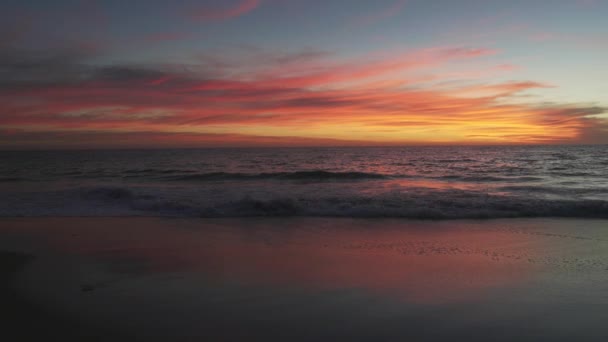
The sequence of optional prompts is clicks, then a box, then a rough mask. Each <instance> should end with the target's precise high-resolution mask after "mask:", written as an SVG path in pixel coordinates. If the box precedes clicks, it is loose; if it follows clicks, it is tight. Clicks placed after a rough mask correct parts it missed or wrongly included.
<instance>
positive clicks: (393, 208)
mask: <svg viewBox="0 0 608 342" xmlns="http://www.w3.org/2000/svg"><path fill="white" fill-rule="evenodd" d="M221 188H223V187H222V186H218V187H217V188H205V189H199V188H192V187H183V188H179V189H175V188H171V189H160V188H145V187H144V188H128V187H120V186H116V187H98V188H89V189H69V190H64V191H63V192H55V193H50V192H40V193H35V192H27V193H21V194H19V195H16V194H10V193H7V194H3V195H2V196H3V197H6V196H8V197H10V198H11V199H12V200H11V201H0V203H2V204H0V216H154V217H203V218H205V217H208V218H212V217H353V218H380V217H392V218H409V219H433V220H442V219H491V218H513V217H573V218H608V201H605V200H582V199H581V200H576V199H571V200H565V199H547V198H538V197H533V196H528V197H526V196H524V195H517V196H516V195H511V196H506V195H493V194H490V193H485V192H480V191H469V190H457V189H449V190H432V189H410V190H408V191H405V192H402V191H395V192H390V191H389V192H382V193H376V194H365V193H357V192H335V191H331V190H323V189H324V188H326V187H325V186H323V185H318V186H317V188H318V189H315V191H312V192H308V191H307V189H308V188H310V186H308V185H307V186H300V190H297V191H293V189H292V188H290V189H285V190H281V191H278V192H252V191H247V190H242V189H240V188H237V187H234V188H230V189H224V191H218V190H217V189H221ZM279 188H283V187H282V186H281V187H279ZM304 188H306V189H304ZM8 197H7V198H8Z"/></svg>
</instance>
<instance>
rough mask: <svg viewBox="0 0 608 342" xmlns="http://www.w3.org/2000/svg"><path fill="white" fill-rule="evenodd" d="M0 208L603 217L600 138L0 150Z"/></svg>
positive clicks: (61, 212) (22, 212)
mask: <svg viewBox="0 0 608 342" xmlns="http://www.w3.org/2000/svg"><path fill="white" fill-rule="evenodd" d="M0 160H2V162H1V163H0V189H1V192H0V216H5V217H6V216H25V217H39V216H55V217H56V216H155V217H273V216H284V217H287V216H289V217H291V216H294V217H296V216H297V217H403V218H415V219H457V218H508V217H578V218H608V153H607V150H606V146H500V147H498V146H483V147H482V146H466V147H463V146H460V147H459V146H454V147H367V148H355V147H348V148H238V149H237V148H233V149H176V150H170V149H167V150H91V151H3V152H0Z"/></svg>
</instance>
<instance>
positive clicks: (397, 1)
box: [356, 0, 408, 26]
mask: <svg viewBox="0 0 608 342" xmlns="http://www.w3.org/2000/svg"><path fill="white" fill-rule="evenodd" d="M393 1H394V2H393V4H391V5H390V6H388V7H385V8H382V9H380V10H378V11H376V12H372V13H368V14H367V15H365V16H362V17H359V18H357V20H356V24H358V25H361V26H368V25H373V24H375V23H377V22H380V21H382V20H385V19H388V18H391V17H395V16H397V15H399V14H401V12H402V11H403V9H404V8H405V6H406V4H407V2H408V0H393Z"/></svg>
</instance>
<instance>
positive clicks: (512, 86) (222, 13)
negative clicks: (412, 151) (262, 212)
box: [0, 0, 608, 149]
mask: <svg viewBox="0 0 608 342" xmlns="http://www.w3.org/2000/svg"><path fill="white" fill-rule="evenodd" d="M607 14H608V0H510V1H506V0H504V1H503V0H306V1H304V0H182V1H175V0H174V1H168V0H165V1H161V0H145V1H144V0H132V1H124V0H55V1H47V0H3V1H2V4H0V149H30V148H32V149H41V148H81V147H86V148H89V147H100V148H106V147H120V148H123V147H126V148H129V147H133V148H142V147H222V146H362V145H435V144H465V145H468V144H483V145H487V144H607V143H608V97H607V95H606V94H608V67H606V62H605V61H606V60H608V21H607V20H606V15H607Z"/></svg>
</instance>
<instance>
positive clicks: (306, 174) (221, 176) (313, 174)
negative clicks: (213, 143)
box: [164, 171, 389, 181]
mask: <svg viewBox="0 0 608 342" xmlns="http://www.w3.org/2000/svg"><path fill="white" fill-rule="evenodd" d="M386 178H389V176H387V175H382V174H378V173H367V172H330V171H296V172H270V173H230V172H210V173H199V174H191V175H180V176H169V177H165V178H164V179H165V180H170V181H222V180H255V179H268V180H272V179H276V180H310V181H329V180H365V179H386Z"/></svg>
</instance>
